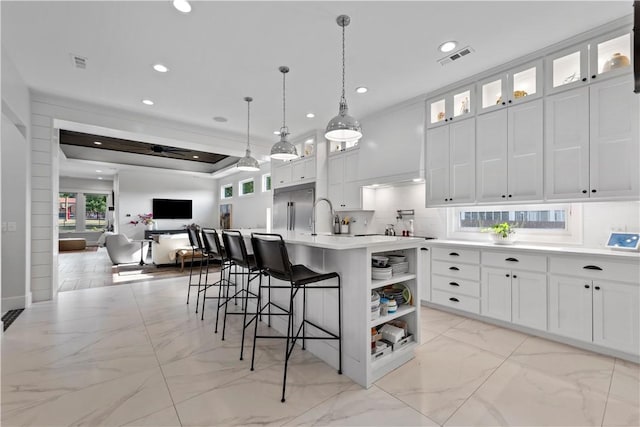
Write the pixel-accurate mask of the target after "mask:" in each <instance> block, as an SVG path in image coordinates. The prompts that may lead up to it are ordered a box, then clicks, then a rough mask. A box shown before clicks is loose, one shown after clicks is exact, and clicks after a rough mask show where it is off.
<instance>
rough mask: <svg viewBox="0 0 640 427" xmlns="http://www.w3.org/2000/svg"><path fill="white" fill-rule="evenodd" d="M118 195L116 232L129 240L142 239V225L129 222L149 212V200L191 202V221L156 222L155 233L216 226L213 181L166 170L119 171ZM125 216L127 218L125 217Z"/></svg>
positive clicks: (215, 191) (167, 220) (214, 185)
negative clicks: (195, 225) (196, 226)
mask: <svg viewBox="0 0 640 427" xmlns="http://www.w3.org/2000/svg"><path fill="white" fill-rule="evenodd" d="M118 186H119V189H118V190H119V191H118V194H119V196H118V197H117V200H116V206H117V222H118V227H119V232H120V233H123V234H126V235H127V236H129V237H130V238H133V239H141V238H143V237H144V230H145V227H144V225H142V224H138V225H132V224H130V223H129V222H130V221H132V220H137V219H138V214H146V213H149V212H151V211H152V207H153V206H152V199H191V200H192V201H193V218H192V219H160V220H157V221H156V228H157V229H158V230H169V229H178V228H183V227H184V226H185V225H187V224H191V223H196V224H198V225H200V226H203V227H213V226H214V225H217V218H218V216H217V211H216V206H217V205H216V201H217V195H218V189H217V188H216V180H214V179H212V178H201V177H198V176H193V175H187V174H180V173H171V172H167V171H164V170H163V171H159V170H158V171H154V170H140V171H121V172H120V173H119V174H118ZM128 215H129V216H128Z"/></svg>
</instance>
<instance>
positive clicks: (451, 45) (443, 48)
mask: <svg viewBox="0 0 640 427" xmlns="http://www.w3.org/2000/svg"><path fill="white" fill-rule="evenodd" d="M457 45H458V43H457V42H454V41H453V40H450V41H448V42H444V43H442V44H441V45H440V46H439V47H438V49H439V50H440V52H451V51H452V50H453V49H455V48H456V46H457Z"/></svg>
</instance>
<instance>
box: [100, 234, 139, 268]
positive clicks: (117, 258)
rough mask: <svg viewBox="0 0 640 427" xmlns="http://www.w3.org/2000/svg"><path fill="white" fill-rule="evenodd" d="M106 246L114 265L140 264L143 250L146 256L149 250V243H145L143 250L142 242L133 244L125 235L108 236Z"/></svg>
mask: <svg viewBox="0 0 640 427" xmlns="http://www.w3.org/2000/svg"><path fill="white" fill-rule="evenodd" d="M105 245H106V247H107V253H108V254H109V258H111V262H112V263H113V264H114V265H118V264H131V263H134V262H140V257H141V250H142V251H143V252H144V254H146V253H147V251H148V250H149V244H148V243H143V244H142V248H141V245H140V242H133V241H131V240H130V239H129V238H128V237H127V236H125V235H124V234H112V235H108V236H106V238H105Z"/></svg>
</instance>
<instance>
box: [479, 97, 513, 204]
mask: <svg viewBox="0 0 640 427" xmlns="http://www.w3.org/2000/svg"><path fill="white" fill-rule="evenodd" d="M477 123H478V125H477V127H476V129H477V132H476V139H477V152H476V159H477V160H476V162H477V167H476V171H477V184H476V185H477V189H476V192H477V193H476V194H477V199H478V202H496V201H504V200H506V198H507V111H506V110H500V111H494V112H492V113H487V114H483V115H481V116H478V118H477Z"/></svg>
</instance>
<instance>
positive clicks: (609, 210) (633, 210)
mask: <svg viewBox="0 0 640 427" xmlns="http://www.w3.org/2000/svg"><path fill="white" fill-rule="evenodd" d="M582 218H583V221H584V246H588V247H601V246H602V245H604V244H605V243H606V241H607V238H608V237H609V233H610V232H611V231H634V232H640V202H639V201H636V202H595V203H584V204H583V207H582Z"/></svg>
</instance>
